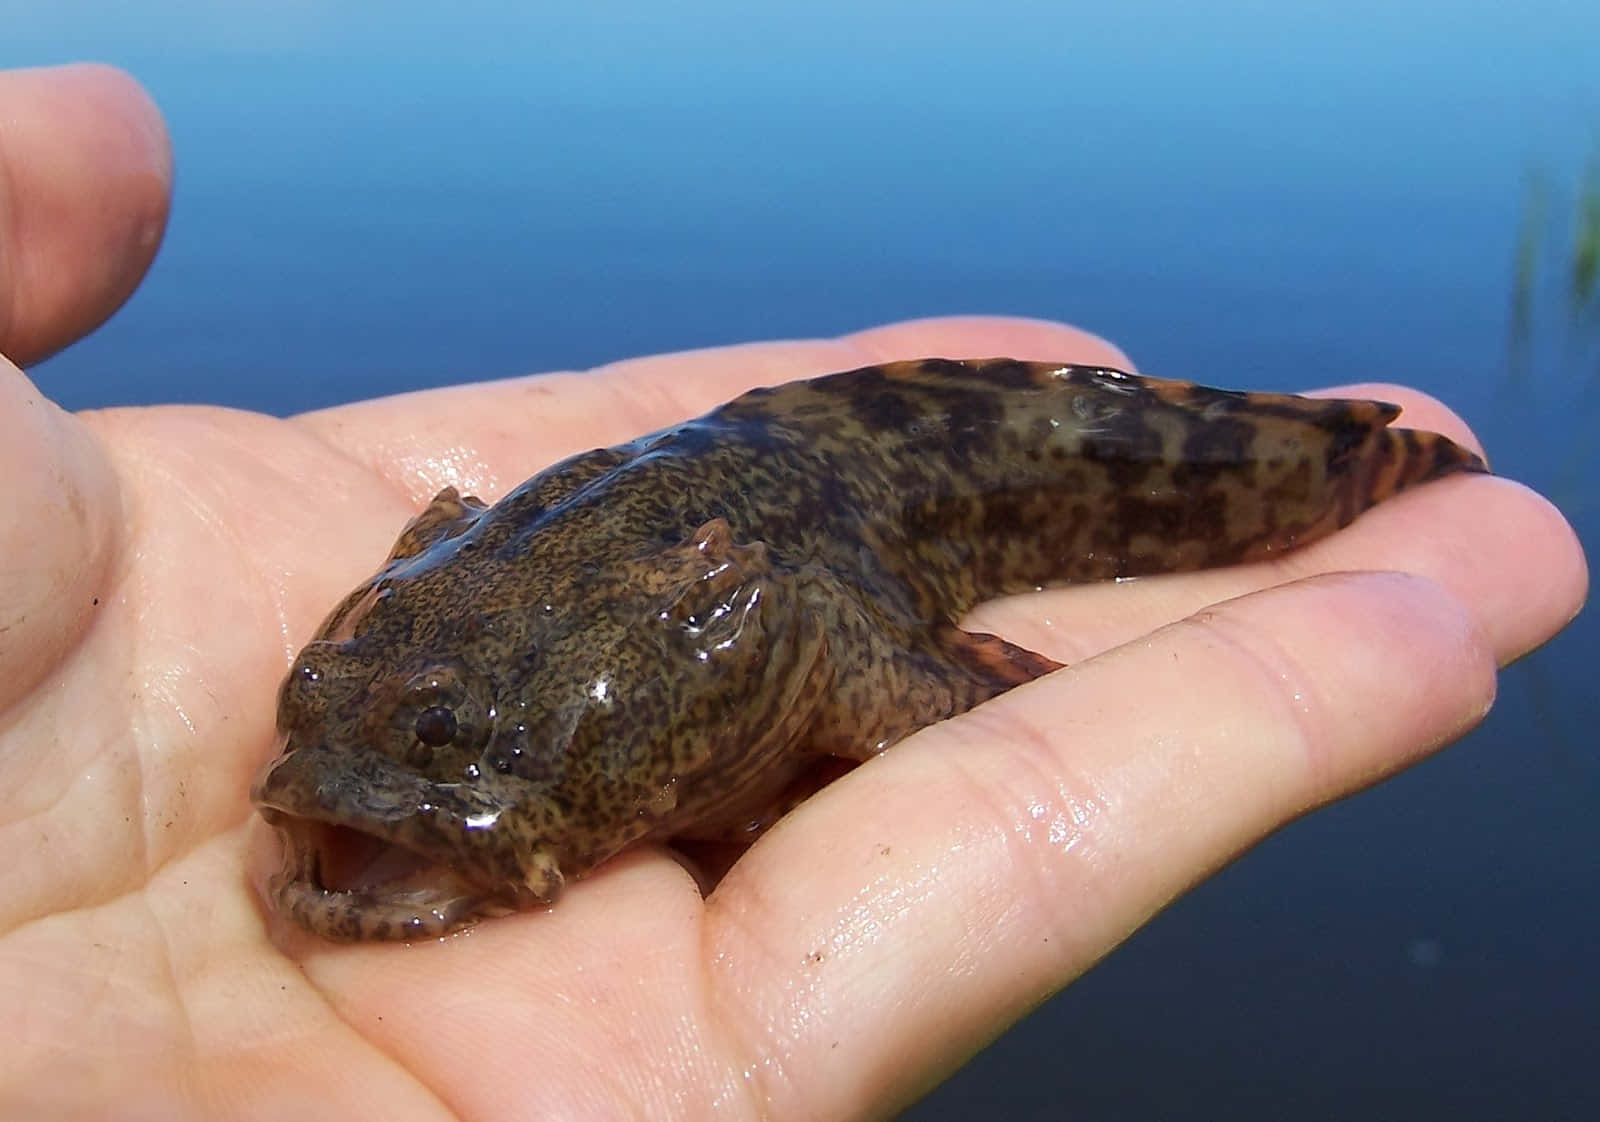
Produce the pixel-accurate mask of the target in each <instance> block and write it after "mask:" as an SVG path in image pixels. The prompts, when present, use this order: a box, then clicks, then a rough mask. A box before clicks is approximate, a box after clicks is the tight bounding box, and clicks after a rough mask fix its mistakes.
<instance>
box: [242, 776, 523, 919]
mask: <svg viewBox="0 0 1600 1122" xmlns="http://www.w3.org/2000/svg"><path fill="white" fill-rule="evenodd" d="M262 812H263V815H264V817H266V818H267V820H268V821H269V822H271V823H272V824H273V826H274V827H275V829H276V832H277V834H278V838H279V840H280V843H281V845H282V848H283V866H282V868H281V869H280V871H279V872H277V873H276V874H274V875H273V876H272V877H271V878H269V880H268V882H267V895H268V897H269V899H270V902H271V903H272V905H273V906H274V907H275V908H276V909H277V910H279V911H281V912H283V913H284V914H286V915H288V916H289V917H290V918H292V919H293V920H294V921H295V922H296V923H298V924H299V925H300V926H301V927H304V928H305V929H306V930H308V931H310V932H311V933H313V934H315V935H319V936H321V937H322V938H324V939H329V940H332V941H334V942H357V941H364V940H373V941H377V940H403V939H429V938H437V937H439V936H443V935H448V934H450V933H451V932H453V931H458V930H460V929H461V928H463V927H467V926H469V925H471V924H472V923H475V922H476V921H478V920H480V919H487V918H489V917H491V916H497V915H506V914H509V913H511V912H514V911H516V910H517V907H518V905H517V902H516V901H514V900H510V899H507V898H505V896H504V895H503V894H501V893H498V892H495V891H493V890H490V889H486V888H485V887H483V886H482V885H480V884H478V883H477V882H476V881H474V880H473V879H472V878H471V877H469V876H468V875H467V874H466V873H464V872H463V871H462V870H461V869H460V868H458V867H456V866H455V865H453V864H451V863H449V862H447V861H443V860H440V859H438V858H435V857H430V856H428V855H427V854H425V853H422V852H420V851H417V850H414V849H408V848H407V847H405V846H404V845H401V844H398V843H396V842H395V841H392V840H390V839H387V838H383V837H379V836H377V835H375V834H371V833H366V832H364V831H362V830H358V829H355V828H353V827H350V826H345V825H341V824H339V823H334V822H323V821H318V820H316V819H312V818H303V817H299V816H296V815H291V814H287V813H284V812H282V811H275V810H272V808H267V807H263V808H262Z"/></svg>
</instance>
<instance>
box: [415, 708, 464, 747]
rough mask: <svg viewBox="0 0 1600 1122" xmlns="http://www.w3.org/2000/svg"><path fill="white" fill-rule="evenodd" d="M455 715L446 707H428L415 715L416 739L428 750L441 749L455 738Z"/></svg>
mask: <svg viewBox="0 0 1600 1122" xmlns="http://www.w3.org/2000/svg"><path fill="white" fill-rule="evenodd" d="M456 727H457V726H456V715H455V712H454V711H453V710H452V709H451V708H450V707H449V706H447V705H430V706H428V708H426V709H424V710H423V711H422V712H420V713H418V714H417V725H416V734H417V739H418V740H420V741H421V742H422V743H424V744H426V745H427V746H428V747H429V748H443V747H444V746H445V745H446V744H449V743H450V742H451V741H452V740H454V739H455V738H456Z"/></svg>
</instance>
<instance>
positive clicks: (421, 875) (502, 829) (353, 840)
mask: <svg viewBox="0 0 1600 1122" xmlns="http://www.w3.org/2000/svg"><path fill="white" fill-rule="evenodd" d="M282 747H283V750H282V752H281V754H280V755H279V756H278V757H277V758H276V759H274V760H272V761H271V762H270V763H269V764H268V765H267V766H266V768H265V769H264V770H263V771H262V774H261V776H260V777H259V778H258V779H257V781H256V783H255V784H254V785H253V787H252V789H251V792H250V794H251V801H252V802H254V803H255V805H256V809H257V810H258V811H259V812H260V813H261V816H262V818H264V819H265V820H266V821H267V823H268V825H270V826H272V827H273V828H274V829H275V831H276V832H277V835H278V837H279V839H280V842H281V845H282V857H283V863H282V865H281V867H280V869H279V871H278V872H277V873H276V874H274V875H272V876H270V877H269V878H268V879H267V883H266V885H265V893H264V895H265V896H266V898H267V902H268V904H270V905H271V906H272V907H273V908H274V910H277V911H279V912H281V913H283V914H285V915H287V916H289V917H290V918H291V919H293V920H294V921H295V922H296V923H297V924H299V925H300V926H301V927H303V928H305V929H306V930H308V931H310V932H312V933H313V934H315V935H320V936H322V937H323V938H325V939H330V940H333V941H335V942H354V941H356V940H365V939H370V940H382V939H389V940H395V939H426V938H434V937H437V936H440V935H446V934H449V933H450V932H452V931H456V930H458V929H460V928H462V927H466V926H467V925H469V924H471V923H473V922H475V921H476V920H479V919H484V918H487V917H490V916H497V915H505V914H507V913H509V912H514V911H517V910H520V909H524V908H532V907H537V906H539V905H542V904H548V903H550V902H551V901H553V900H554V899H555V897H556V895H557V894H558V893H559V892H560V890H561V886H562V879H563V878H562V875H561V869H560V865H559V863H558V861H557V859H556V857H555V855H554V854H552V853H549V852H546V851H545V849H544V847H542V846H536V845H529V844H528V840H527V831H526V830H525V829H524V828H523V827H525V823H524V822H522V820H521V817H520V816H519V815H517V814H514V813H511V812H512V811H513V809H514V808H513V805H512V804H511V803H510V802H508V801H507V799H506V797H505V795H504V793H503V792H500V793H497V792H495V791H493V790H485V789H481V788H474V787H472V786H470V785H462V784H450V783H437V782H432V781H429V780H427V779H425V778H423V777H421V776H419V775H416V774H414V773H411V772H408V771H407V770H406V769H404V768H402V767H400V766H398V765H396V764H394V763H393V762H392V761H389V760H386V759H384V758H382V757H380V756H378V755H377V754H375V753H356V752H351V751H348V750H344V751H341V750H338V749H336V748H335V747H333V746H331V745H328V744H324V743H319V742H312V743H310V744H307V745H302V746H295V745H292V744H290V743H288V741H287V738H285V741H284V742H283V745H282Z"/></svg>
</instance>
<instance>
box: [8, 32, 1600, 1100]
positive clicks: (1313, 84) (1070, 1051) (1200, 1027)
mask: <svg viewBox="0 0 1600 1122" xmlns="http://www.w3.org/2000/svg"><path fill="white" fill-rule="evenodd" d="M555 8H556V6H554V5H544V4H523V5H509V4H500V5H497V4H487V3H482V2H474V0H463V2H456V3H451V4H448V5H444V4H440V5H429V4H421V3H414V2H410V0H407V2H393V3H387V4H382V5H378V4H349V3H342V4H336V3H333V2H331V0H329V2H315V0H300V2H295V0H279V2H275V3H266V2H261V0H248V2H239V3H234V4H230V5H223V4H206V3H200V2H198V0H190V2H180V0H152V2H151V3H148V4H144V5H121V4H113V3H109V2H107V3H79V2H73V0H65V2H61V3H56V4H54V5H44V4H38V3H33V4H26V5H24V4H17V3H13V2H11V0H0V28H3V31H0V65H17V64H28V63H40V62H49V61H61V60H66V59H72V58H99V59H105V60H109V61H113V62H116V63H118V64H120V65H123V66H125V67H127V68H128V69H130V70H131V71H133V72H134V73H135V74H136V75H137V76H138V77H139V78H140V79H141V80H142V81H143V82H144V83H145V84H146V86H147V87H148V88H149V89H150V90H151V92H152V93H153V94H154V95H155V97H156V99H157V100H158V101H159V102H160V104H161V105H162V107H163V109H164V111H165V113H166V115H167V118H168V121H169V123H170V125H171V129H172V133H173V137H174V141H175V145H176V149H177V153H178V161H179V169H180V172H179V179H178V186H177V194H176V205H175V209H174V213H173V220H172V226H171V230H170V233H169V236H168V239H167V243H166V246H165V248H164V249H163V251H162V254H161V256H160V258H159V260H158V262H157V264H156V266H155V269H154V271H153V272H152V273H151V275H150V278H149V280H148V281H147V283H146V284H145V286H144V287H143V289H142V290H141V291H140V292H139V293H138V295H137V296H135V298H134V299H133V300H132V301H131V302H130V304H129V305H128V306H127V308H126V309H125V310H124V311H123V312H122V313H121V314H119V315H118V316H117V317H116V318H115V319H114V320H113V321H112V322H111V323H110V324H108V325H107V326H106V327H105V328H104V329H102V330H101V331H100V332H99V333H98V334H97V335H95V336H94V337H93V338H92V339H90V340H88V341H86V342H84V343H82V344H80V345H78V346H76V347H74V348H73V349H71V350H69V351H68V352H66V353H64V354H62V355H61V356H59V357H57V358H55V359H53V360H51V361H49V362H47V363H45V364H43V365H41V366H39V367H38V368H36V369H35V370H34V371H33V372H32V373H33V375H34V376H35V377H36V378H37V380H38V381H39V383H40V385H41V386H42V387H43V388H44V389H45V390H46V391H47V392H48V393H50V394H51V395H52V396H54V397H55V398H56V399H57V400H60V401H62V402H63V403H65V404H68V405H70V406H73V407H86V406H96V405H104V404H110V403H153V402H164V401H197V402H214V403H224V404H231V405H237V406H242V407H246V408H252V409H263V410H267V411H270V412H273V413H279V414H285V413H291V412H295V411H298V410H302V409H307V408H312V407H316V406H321V405H326V404H330V403H334V402H340V401H348V400H353V399H358V398H362V397H366V396H370V395H374V394H381V393H391V392H395V391H399V390H404V389H411V388H416V387H421V386H428V385H438V384H445V383H453V382H460V381H466V380H472V379H478V378H488V377H496V376H500V375H505V374H510V373H518V372H525V371H532V370H542V369H553V368H562V367H581V366H587V365H592V364H594V363H599V362H604V361H606V360H609V359H614V358H620V357H623V356H627V355H633V354H640V353H648V352H654V351H661V350H668V349H676V348H682V347H692V346H702V345H708V344H716V343H724V342H734V341H741V340H749V339H757V338H766V337H773V336H798V335H823V334H829V333H835V332H840V331H847V330H851V329H854V328H859V327H863V326H866V325H870V324H873V323H878V322H881V321H885V320H891V319H895V318H899V317H905V316H921V315H931V314H938V313H953V312H974V311H982V312H1003V313H1011V314H1024V315H1036V316H1046V317H1054V318H1062V319H1068V320H1071V321H1074V322H1077V323H1080V324H1082V325H1085V326H1088V327H1090V328H1092V329H1094V330H1096V331H1099V332H1101V333H1102V334H1105V335H1108V336H1110V337H1111V338H1113V339H1115V340H1117V341H1118V342H1120V343H1121V344H1123V345H1124V346H1125V347H1126V348H1127V349H1128V350H1129V351H1130V353H1131V354H1132V355H1133V356H1134V357H1135V358H1136V360H1137V361H1138V362H1139V363H1140V364H1141V366H1142V367H1143V368H1145V369H1147V370H1149V371H1152V372H1157V373H1168V374H1171V375H1174V376H1179V377H1187V378H1195V379H1198V380H1201V381H1208V382H1214V383H1220V384H1225V385H1230V386H1237V387H1270V388H1275V389H1294V388H1301V387H1310V386H1318V385H1325V384H1332V383H1338V382H1344V381H1353V380H1369V379H1392V380H1397V381H1403V382H1407V383H1410V384H1413V385H1416V386H1420V387H1422V388H1424V389H1427V390H1429V391H1430V392H1433V393H1435V394H1437V395H1439V396H1440V397H1442V398H1444V399H1445V400H1447V401H1449V402H1450V403H1451V404H1452V405H1453V406H1454V407H1455V408H1456V409H1457V410H1458V411H1460V412H1461V413H1462V414H1463V415H1464V416H1465V417H1466V418H1467V419H1468V420H1469V421H1470V422H1471V423H1472V424H1473V425H1474V426H1475V427H1476V428H1477V430H1478V432H1479V433H1480V434H1481V435H1482V436H1483V438H1484V439H1485V442H1486V443H1487V445H1488V447H1489V448H1490V450H1491V453H1492V454H1493V456H1494V459H1495V465H1496V467H1497V469H1498V470H1499V471H1501V472H1502V473H1504V474H1507V475H1510V476H1513V477H1516V478H1519V479H1523V480H1526V481H1527V482H1529V483H1530V484H1532V485H1534V486H1535V487H1537V488H1539V489H1540V490H1543V491H1545V492H1546V493H1548V494H1550V495H1552V496H1553V497H1554V498H1555V499H1556V500H1557V501H1558V502H1559V503H1560V504H1561V505H1562V507H1563V509H1564V510H1565V511H1566V512H1567V514H1568V516H1569V517H1570V518H1572V519H1573V520H1574V522H1575V523H1576V524H1577V525H1578V527H1579V530H1580V533H1581V534H1582V536H1583V537H1584V539H1585V541H1586V542H1587V544H1588V546H1589V549H1590V552H1591V555H1592V556H1593V555H1595V553H1596V546H1597V545H1600V514H1597V512H1596V508H1595V503H1594V490H1595V485H1596V483H1597V473H1596V469H1595V466H1594V454H1593V451H1592V449H1593V447H1594V445H1595V438H1596V436H1597V434H1600V339H1597V321H1600V315H1597V311H1596V309H1595V307H1594V306H1593V303H1592V302H1591V304H1590V305H1588V306H1579V304H1578V302H1577V301H1575V299H1574V297H1573V295H1572V280H1571V278H1572V269H1571V258H1570V249H1571V238H1572V225H1571V214H1572V212H1573V208H1574V206H1575V205H1576V204H1575V202H1574V199H1575V196H1576V195H1577V193H1578V191H1579V190H1580V187H1579V185H1580V182H1581V178H1582V176H1583V175H1584V173H1585V170H1584V169H1585V168H1586V166H1590V165H1593V164H1595V163H1597V162H1600V5H1596V4H1593V3H1592V2H1585V3H1578V2H1571V3H1560V2H1556V0H1536V2H1533V3H1523V4H1518V5H1509V4H1499V3H1487V2H1484V3H1455V4H1449V3H1443V2H1440V0H1424V2H1416V3H1410V4H1392V3H1374V2H1369V0H1358V2H1347V3H1313V4H1283V3H1267V2H1262V3H1237V2H1236V3H1222V4H1219V5H1209V6H1197V5H1184V4H1177V3H1172V4H1139V3H1135V4H1131V5H1128V4H1124V5H1116V6H1097V7H1087V6H1080V5H1074V4H1049V3H1032V4H1027V3H1009V2H991V3H986V4H983V5H960V4H948V3H941V2H937V0H934V2H924V3H919V4H905V3H880V4H876V5H872V6H870V7H869V8H868V9H867V10H862V6H860V5H855V4H843V3H836V2H833V0H814V2H813V3H810V4H807V5H804V6H795V7H791V6H789V5H770V6H766V7H761V6H758V5H751V4H734V3H728V2H717V3H703V4H693V3H691V4H684V5H658V4H646V3H606V2H603V0H602V2H597V3H587V4H575V5H573V4H569V5H562V6H560V8H561V10H559V11H557V10H555ZM1530 199H1535V200H1542V202H1536V203H1534V204H1531V205H1530V201H1529V200H1530ZM1519 246H1522V247H1523V248H1522V249H1520V250H1519ZM1519 253H1521V255H1522V256H1521V257H1520V258H1519ZM1519 260H1521V261H1522V262H1523V264H1522V267H1521V271H1520V273H1519V266H1518V262H1519ZM1519 277H1520V281H1519ZM314 485H315V481H314V480H312V481H308V486H314ZM1597 632H1600V626H1597V624H1596V623H1595V620H1594V616H1593V613H1590V614H1589V615H1588V616H1586V617H1584V618H1581V619H1580V620H1579V621H1578V623H1577V624H1576V625H1575V626H1574V627H1573V628H1571V629H1570V630H1569V631H1568V632H1567V633H1566V634H1565V635H1564V636H1563V637H1562V638H1561V639H1560V640H1558V641H1557V642H1556V643H1554V644H1552V645H1551V646H1550V647H1548V648H1547V649H1545V650H1544V651H1542V652H1540V653H1539V654H1538V655H1536V656H1534V657H1532V658H1530V659H1527V660H1526V661H1525V662H1523V663H1521V664H1520V665H1518V666H1516V667H1514V668H1513V669H1512V670H1510V671H1509V672H1508V673H1507V674H1506V675H1505V677H1504V682H1503V686H1502V693H1501V699H1500V702H1499V704H1498V707H1497V708H1496V710H1495V711H1494V713H1493V714H1491V716H1490V718H1489V720H1488V721H1487V722H1486V724H1485V725H1484V727H1483V728H1482V729H1481V730H1479V731H1478V732H1476V733H1474V734H1473V735H1472V736H1470V737H1469V738H1467V740H1466V741H1464V742H1463V743H1462V744H1460V745H1459V746H1457V747H1455V748H1454V749H1452V750H1451V751H1449V752H1446V753H1444V754H1443V755H1442V756H1440V757H1438V758H1436V759H1435V760H1432V761H1430V762H1429V763H1427V764H1424V765H1423V766H1421V767H1418V768H1416V769H1414V770H1413V771H1411V772H1410V773H1408V774H1407V775H1405V776H1402V777H1400V778H1399V779H1396V780H1394V781H1392V782H1389V783H1387V784H1385V785H1383V786H1382V787H1380V788H1378V789H1377V790H1375V791H1372V792H1370V793H1368V794H1365V795H1363V796H1361V797H1360V798H1357V799H1354V800H1351V801H1349V802H1347V803H1344V804H1341V805H1339V806H1337V807H1334V808H1331V809H1329V810H1326V811H1323V812H1321V813H1318V814H1316V815H1314V816H1312V817H1311V818H1309V819H1307V820H1305V821H1302V822H1300V823H1297V824H1296V825H1294V826H1292V827H1290V828H1289V829H1287V830H1285V831H1283V832H1282V833H1281V834H1280V835H1278V836H1276V837H1274V838H1273V839H1271V840H1270V841H1269V842H1267V843H1266V844H1264V845H1262V846H1261V847H1260V848H1259V849H1257V850H1256V851H1254V852H1253V853H1251V854H1250V855H1249V856H1247V857H1246V858H1245V859H1244V860H1242V861H1240V862H1238V863H1237V864H1236V865H1234V866H1232V867H1230V868H1229V869H1227V870H1225V871H1224V872H1223V873H1221V874H1220V875H1218V876H1217V877H1215V878H1214V879H1212V880H1211V881H1210V882H1208V883H1207V884H1205V885H1203V886H1202V887H1201V888H1199V889H1197V890H1196V891H1194V892H1193V893H1191V894H1190V895H1189V896H1188V897H1186V898H1185V899H1183V900H1182V901H1180V902H1179V903H1177V904H1176V905H1174V906H1173V907H1172V908H1171V909H1170V910H1168V911H1167V912H1166V913H1165V914H1163V915H1162V916H1161V917H1160V918H1159V919H1157V920H1156V921H1155V922H1154V923H1152V924H1151V925H1150V926H1149V927H1148V928H1147V929H1146V930H1144V931H1143V932H1142V933H1141V934H1139V935H1138V936H1136V937H1135V938H1134V939H1132V940H1131V941H1130V942H1129V943H1128V944H1127V945H1126V946H1125V947H1123V948H1122V949H1121V950H1119V951H1118V952H1117V953H1116V954H1115V955H1113V956H1112V957H1111V958H1110V959H1109V960H1108V961H1107V962H1106V963H1105V964H1103V965H1102V966H1100V967H1099V968H1098V969H1096V970H1095V971H1094V972H1092V973H1091V974H1090V975H1089V976H1087V977H1086V978H1085V979H1083V980H1082V981H1080V982H1079V983H1077V984H1075V985H1074V986H1072V987H1071V988H1070V989H1069V990H1068V991H1067V992H1066V993H1064V994H1063V995H1062V996H1060V997H1058V998H1057V999H1055V1000H1054V1001H1052V1002H1050V1003H1049V1004H1048V1005H1047V1006H1045V1007H1044V1008H1042V1009H1041V1010H1040V1011H1039V1012H1038V1013H1036V1014H1035V1015H1034V1016H1033V1017H1032V1018H1030V1019H1029V1020H1028V1021H1027V1022H1025V1024H1024V1025H1023V1026H1022V1027H1021V1028H1019V1029H1017V1030H1015V1031H1013V1032H1012V1033H1010V1034H1009V1035H1007V1036H1006V1037H1004V1038H1003V1039H1002V1040H1001V1041H999V1042H998V1043H997V1044H995V1045H994V1046H993V1047H992V1048H990V1049H989V1050H988V1051H987V1052H985V1053H984V1054H983V1055H982V1056H981V1057H980V1058H979V1059H978V1060H977V1061H975V1062H974V1063H973V1064H972V1065H971V1066H970V1067H968V1068H967V1069H966V1070H964V1071H963V1072H961V1073H960V1074H958V1075H956V1076H955V1077H954V1078H953V1079H952V1080H951V1081H950V1082H949V1083H948V1084H946V1085H945V1086H944V1087H943V1088H941V1089H940V1090H939V1091H937V1092H936V1093H935V1094H933V1095H932V1096H931V1097H930V1098H929V1099H927V1100H926V1101H925V1102H924V1103H922V1104H920V1105H919V1106H918V1107H916V1108H914V1109H913V1110H912V1111H911V1112H910V1113H909V1114H908V1115H907V1117H908V1118H911V1119H914V1120H917V1122H932V1120H935V1119H944V1118H973V1117H979V1118H984V1117H995V1118H1000V1117H1004V1118H1019V1119H1020V1118H1074V1119H1101V1118H1104V1119H1121V1118H1165V1119H1179V1118H1193V1119H1208V1118H1216V1117H1231V1118H1237V1119H1256V1118H1259V1119H1276V1118H1281V1117H1299V1118H1333V1117H1340V1118H1377V1117H1386V1118H1413V1119H1420V1118H1440V1119H1443V1118H1450V1119H1463V1118H1470V1119H1479V1118H1481V1119H1491V1118H1493V1119H1499V1118H1509V1117H1517V1118H1534V1119H1554V1118H1579V1117H1600V1088H1597V1086H1596V1079H1595V1076H1594V1062H1595V1059H1596V1058H1597V1057H1600V955H1597V953H1596V951H1597V948H1600V942H1597V937H1596V934H1595V932H1596V930H1597V927H1600V923H1597V920H1600V908H1597V904H1596V899H1597V892H1600V764H1597V759H1596V753H1595V736H1594V731H1593V730H1594V729H1595V728H1596V727H1597V725H1600V707H1597V704H1596V700H1595V696H1596V691H1595V690H1594V689H1593V686H1592V682H1591V679H1592V676H1593V667H1594V666H1596V665H1597V663H1600V634H1597ZM597 1062H598V1061H597Z"/></svg>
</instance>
